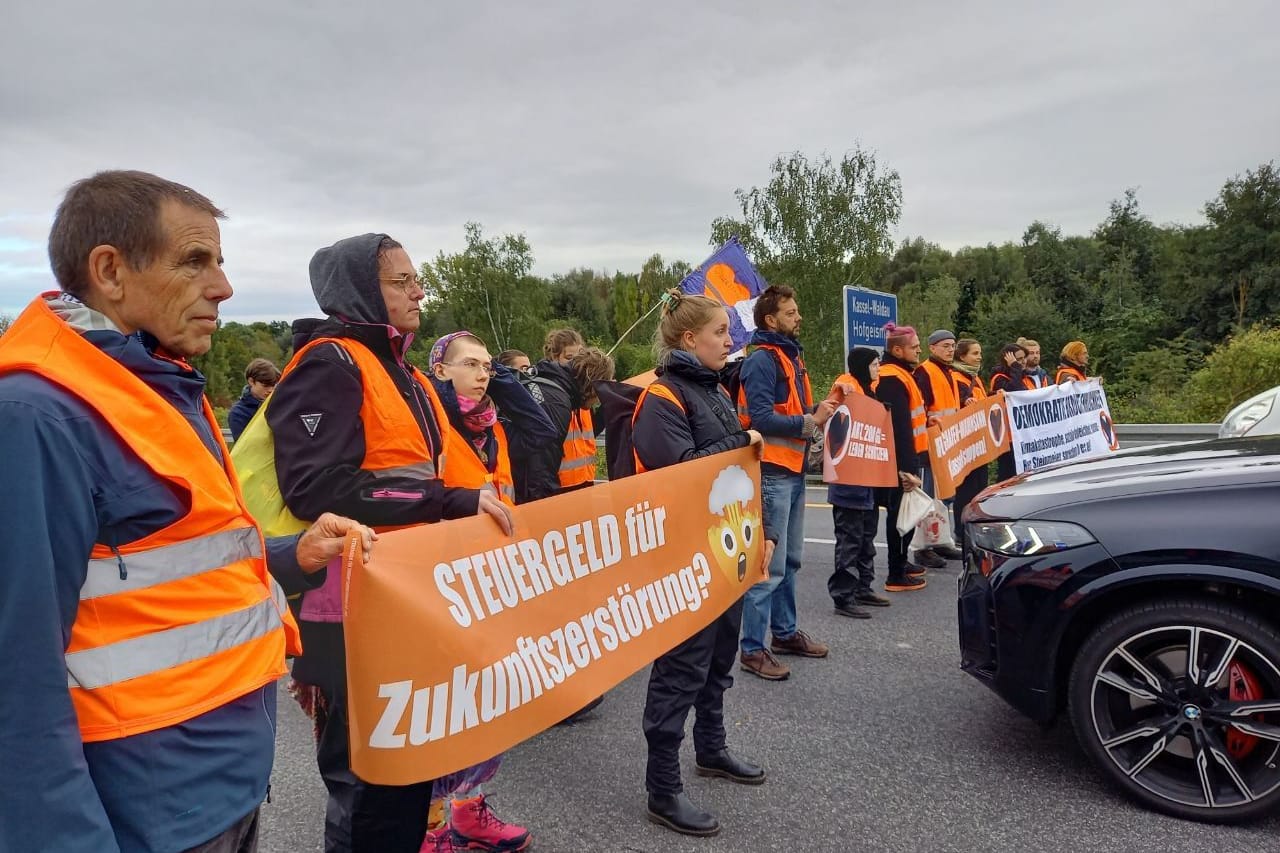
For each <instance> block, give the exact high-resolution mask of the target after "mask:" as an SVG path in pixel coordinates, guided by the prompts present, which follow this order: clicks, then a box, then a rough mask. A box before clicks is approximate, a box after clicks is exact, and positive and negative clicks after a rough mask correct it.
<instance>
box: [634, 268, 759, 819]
mask: <svg viewBox="0 0 1280 853" xmlns="http://www.w3.org/2000/svg"><path fill="white" fill-rule="evenodd" d="M664 301H665V303H666V304H665V305H664V306H663V309H662V320H661V322H660V323H659V324H658V332H657V340H656V342H655V347H656V349H657V355H658V368H657V374H658V379H657V380H656V381H655V382H654V383H653V384H652V385H650V386H649V387H648V388H646V389H645V392H644V394H643V395H642V396H641V398H640V402H639V404H638V405H637V406H636V411H635V415H634V417H633V420H632V426H633V434H632V441H633V443H634V450H635V461H636V470H637V471H639V472H643V471H650V470H653V469H655V468H665V467H667V466H669V465H676V464H679V463H681V462H687V461H689V460H691V459H701V458H702V457H705V456H710V455H712V454H715V453H724V452H726V451H730V450H737V449H738V448H742V447H747V446H749V445H755V446H756V447H759V446H760V443H761V438H760V433H758V432H756V431H755V430H744V429H743V428H742V425H741V424H739V423H738V417H737V414H736V409H735V407H734V404H733V401H732V400H731V399H730V398H729V394H728V392H727V391H725V389H724V387H723V386H722V385H721V384H720V370H721V369H723V368H724V365H725V362H726V360H727V359H728V357H729V353H730V351H731V350H732V349H733V342H732V339H731V337H730V335H729V315H728V312H726V311H725V309H724V306H723V305H721V304H720V303H719V302H717V301H716V300H714V299H708V298H706V297H705V296H691V295H689V294H686V293H683V292H681V291H679V290H672V291H670V292H669V293H668V294H667V295H666V296H665V297H664ZM753 535H757V536H763V535H764V531H763V529H761V528H760V527H759V525H756V526H755V527H754V528H753ZM771 550H772V549H771V548H770V546H769V545H768V544H766V545H765V556H764V565H768V562H769V556H770V552H771ZM741 628H742V599H740V598H739V599H738V600H737V601H736V602H734V604H733V605H732V606H730V607H729V609H728V610H726V611H725V612H724V613H722V614H721V615H720V616H719V617H718V618H717V619H716V620H715V621H714V622H712V623H711V624H710V625H708V626H707V627H705V628H703V629H702V630H701V631H699V632H698V633H697V634H695V635H693V636H692V637H690V638H689V639H688V640H685V641H684V642H683V643H681V644H680V645H678V646H676V647H675V648H674V649H672V650H671V651H669V652H667V653H666V654H665V655H663V656H662V657H660V658H658V659H657V660H656V661H654V662H653V670H652V671H651V672H650V675H649V691H648V695H647V696H646V698H645V707H644V735H645V740H646V741H647V742H648V745H649V759H648V767H647V770H646V772H645V787H646V788H647V789H648V792H649V819H650V820H651V821H653V822H654V823H657V824H661V825H662V826H666V827H668V828H669V829H673V830H675V831H676V832H679V833H683V834H685V835H701V836H705V835H715V834H716V833H717V832H719V831H720V823H719V821H717V820H716V818H715V816H714V815H711V814H709V813H708V812H705V811H703V810H702V809H700V808H698V807H697V806H695V805H694V804H693V803H692V802H691V801H690V800H689V798H688V797H687V796H685V794H684V787H683V784H682V783H681V781H680V742H681V740H683V738H684V725H685V718H686V717H688V715H689V709H690V708H693V709H694V711H695V714H696V716H695V718H694V724H693V741H694V751H695V752H694V754H695V756H696V759H697V768H698V771H697V772H698V775H699V776H718V777H722V778H726V779H729V780H731V781H734V782H739V783H741V784H744V785H759V784H761V783H763V782H764V779H765V772H764V770H763V769H762V768H760V767H757V766H756V765H754V764H751V763H749V762H746V761H743V760H742V759H740V758H738V757H736V756H734V755H733V754H731V753H730V752H729V750H728V749H727V747H726V744H725V728H724V692H725V690H727V689H728V688H729V686H730V685H731V684H733V676H732V675H730V672H731V671H732V670H733V664H734V658H735V657H736V656H737V651H738V635H739V633H740V631H741Z"/></svg>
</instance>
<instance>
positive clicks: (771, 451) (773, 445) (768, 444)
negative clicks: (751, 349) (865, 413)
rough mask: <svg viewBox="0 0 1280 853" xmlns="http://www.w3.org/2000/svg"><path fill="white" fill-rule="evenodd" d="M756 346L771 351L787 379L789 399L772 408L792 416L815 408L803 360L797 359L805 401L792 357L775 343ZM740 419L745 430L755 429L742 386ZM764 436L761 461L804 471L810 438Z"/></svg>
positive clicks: (739, 405) (739, 395)
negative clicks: (802, 397) (802, 381)
mask: <svg viewBox="0 0 1280 853" xmlns="http://www.w3.org/2000/svg"><path fill="white" fill-rule="evenodd" d="M756 349H757V350H769V351H771V352H772V355H771V358H772V360H773V362H774V364H775V365H776V366H777V367H780V368H781V369H782V373H783V376H784V377H785V378H786V381H787V399H786V400H784V401H783V402H781V403H779V402H777V401H776V400H775V401H774V403H773V411H774V412H775V413H777V414H779V415H785V416H789V417H803V416H804V415H806V414H808V413H809V410H810V409H812V408H813V388H812V387H810V385H809V373H808V371H806V370H805V369H804V359H798V361H799V362H800V369H801V371H803V379H804V383H803V387H804V400H803V401H802V400H801V399H800V391H799V389H798V388H797V386H796V368H795V365H794V364H793V363H792V361H791V357H790V356H788V355H787V354H786V353H785V352H783V350H782V348H781V347H776V346H774V345H773V344H760V345H758V346H756ZM738 422H739V423H741V424H742V428H743V429H752V426H751V412H750V408H749V406H748V405H747V392H746V389H745V388H743V387H741V386H739V388H738ZM763 438H764V441H763V444H764V448H763V449H764V453H763V454H762V456H761V459H762V461H764V462H770V463H772V464H774V465H777V466H778V467H780V468H786V469H787V470H788V471H794V472H795V473H797V474H799V473H801V472H803V471H804V461H805V459H804V458H805V452H806V451H807V450H808V448H809V440H808V439H807V438H796V437H793V436H781V435H764V436H763Z"/></svg>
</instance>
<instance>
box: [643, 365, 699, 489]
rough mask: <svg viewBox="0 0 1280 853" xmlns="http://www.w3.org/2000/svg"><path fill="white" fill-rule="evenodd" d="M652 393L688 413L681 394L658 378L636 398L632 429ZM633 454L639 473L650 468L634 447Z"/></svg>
mask: <svg viewBox="0 0 1280 853" xmlns="http://www.w3.org/2000/svg"><path fill="white" fill-rule="evenodd" d="M650 394H653V396H655V397H661V398H662V399H663V400H666V401H667V402H668V403H670V404H671V405H673V406H675V407H676V408H677V409H679V410H680V411H681V412H682V413H684V414H688V410H687V409H685V407H684V403H682V402H681V401H680V395H679V394H677V393H676V392H675V391H673V390H672V389H671V388H668V387H667V386H666V385H663V384H662V380H658V381H657V382H653V383H651V384H649V385H646V386H645V388H644V390H643V391H641V392H640V396H639V397H637V398H636V408H635V411H634V412H632V413H631V428H632V430H634V429H635V426H636V420H637V419H638V418H639V417H640V407H641V406H643V405H644V401H645V400H647V399H648V398H649V395H650ZM631 456H632V458H634V459H635V463H636V473H637V474H643V473H644V472H645V471H648V470H649V469H648V468H646V467H645V464H644V463H643V462H641V461H640V454H639V453H636V451H635V448H634V447H632V449H631Z"/></svg>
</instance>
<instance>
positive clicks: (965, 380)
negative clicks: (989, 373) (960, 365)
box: [956, 371, 987, 400]
mask: <svg viewBox="0 0 1280 853" xmlns="http://www.w3.org/2000/svg"><path fill="white" fill-rule="evenodd" d="M956 385H957V386H959V385H964V386H965V387H966V388H968V389H969V390H970V391H971V392H972V393H973V399H975V400H985V399H986V398H987V389H986V388H983V387H982V377H980V376H970V375H969V374H967V373H965V372H964V371H956Z"/></svg>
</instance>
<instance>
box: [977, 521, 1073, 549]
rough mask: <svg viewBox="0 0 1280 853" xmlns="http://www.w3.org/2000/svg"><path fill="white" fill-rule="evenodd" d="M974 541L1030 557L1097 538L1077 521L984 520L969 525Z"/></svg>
mask: <svg viewBox="0 0 1280 853" xmlns="http://www.w3.org/2000/svg"><path fill="white" fill-rule="evenodd" d="M969 537H970V539H971V540H972V541H973V544H974V545H976V546H978V547H979V548H982V549H983V550H986V551H994V552H996V553H997V554H1005V555H1007V556H1010V557H1030V556H1032V555H1034V554H1052V553H1053V552H1055V551H1066V550H1067V549H1068V548H1079V547H1080V546H1081V545H1091V544H1093V543H1094V542H1096V541H1098V540H1096V539H1094V538H1093V534H1091V533H1090V532H1089V531H1087V530H1085V529H1084V528H1083V527H1081V526H1080V525H1078V524H1071V523H1069V522H1066V521H1039V520H1035V521H983V522H975V523H971V524H970V525H969Z"/></svg>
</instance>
